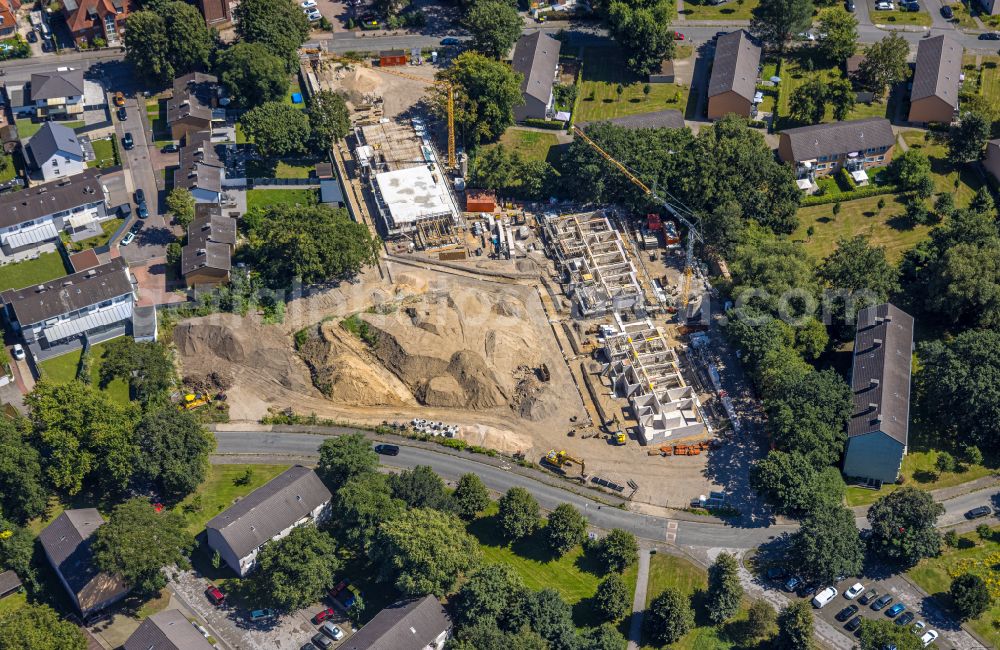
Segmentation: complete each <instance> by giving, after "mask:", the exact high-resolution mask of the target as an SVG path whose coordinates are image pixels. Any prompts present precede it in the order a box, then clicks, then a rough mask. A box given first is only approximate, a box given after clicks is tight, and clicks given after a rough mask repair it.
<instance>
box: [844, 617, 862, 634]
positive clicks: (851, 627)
mask: <svg viewBox="0 0 1000 650" xmlns="http://www.w3.org/2000/svg"><path fill="white" fill-rule="evenodd" d="M859 627H861V617H860V616H855V617H854V618H852V619H851V620H849V621H847V625H845V626H844V629H845V630H847V631H848V632H853V631H855V630H856V629H858V628H859Z"/></svg>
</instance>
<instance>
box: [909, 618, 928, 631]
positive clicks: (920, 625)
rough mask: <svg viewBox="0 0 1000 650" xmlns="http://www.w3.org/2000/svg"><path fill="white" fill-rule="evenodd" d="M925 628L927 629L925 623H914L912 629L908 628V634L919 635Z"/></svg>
mask: <svg viewBox="0 0 1000 650" xmlns="http://www.w3.org/2000/svg"><path fill="white" fill-rule="evenodd" d="M925 627H927V623H924V622H923V621H917V622H916V623H914V624H913V627H911V628H910V632H913V633H914V634H920V633H921V632H923V631H924V628H925Z"/></svg>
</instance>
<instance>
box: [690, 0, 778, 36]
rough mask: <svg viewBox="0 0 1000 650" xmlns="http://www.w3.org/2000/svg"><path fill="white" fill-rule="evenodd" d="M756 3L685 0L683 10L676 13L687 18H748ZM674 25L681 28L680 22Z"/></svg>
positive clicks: (749, 0)
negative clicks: (716, 3)
mask: <svg viewBox="0 0 1000 650" xmlns="http://www.w3.org/2000/svg"><path fill="white" fill-rule="evenodd" d="M758 4H760V3H759V2H758V0H734V1H733V2H727V3H725V4H720V5H710V4H693V3H690V2H685V3H684V10H683V11H680V12H678V13H679V14H680V15H681V16H683V17H684V18H685V19H687V20H750V19H751V18H753V10H754V9H756V8H757V5H758ZM675 27H676V28H677V29H678V30H682V29H683V25H681V24H678V25H675Z"/></svg>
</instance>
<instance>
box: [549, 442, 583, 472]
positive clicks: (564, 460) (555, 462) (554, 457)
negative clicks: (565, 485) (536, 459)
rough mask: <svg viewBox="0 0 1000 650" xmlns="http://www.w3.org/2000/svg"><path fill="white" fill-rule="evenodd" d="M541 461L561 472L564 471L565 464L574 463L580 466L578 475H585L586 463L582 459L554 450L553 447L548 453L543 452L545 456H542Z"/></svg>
mask: <svg viewBox="0 0 1000 650" xmlns="http://www.w3.org/2000/svg"><path fill="white" fill-rule="evenodd" d="M542 462H543V463H545V464H546V465H549V466H551V467H554V468H556V469H558V470H560V471H562V472H563V473H565V472H566V466H567V465H572V464H573V463H576V464H577V465H579V466H580V476H581V477H584V476H586V475H587V472H586V468H587V464H586V463H585V462H584V461H583V459H582V458H575V457H573V456H570V455H569V454H567V453H566V452H565V451H556V450H555V449H552V450H550V451H549V453H547V454H545V457H544V458H542Z"/></svg>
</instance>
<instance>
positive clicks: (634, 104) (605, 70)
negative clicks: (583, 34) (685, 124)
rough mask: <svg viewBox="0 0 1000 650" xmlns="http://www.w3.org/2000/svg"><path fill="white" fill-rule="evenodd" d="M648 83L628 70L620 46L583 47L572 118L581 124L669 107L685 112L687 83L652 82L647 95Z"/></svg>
mask: <svg viewBox="0 0 1000 650" xmlns="http://www.w3.org/2000/svg"><path fill="white" fill-rule="evenodd" d="M619 83H620V84H622V86H623V87H624V89H623V92H622V95H621V97H619V96H618V93H617V87H618V84H619ZM645 85H646V84H645V80H644V79H640V78H639V77H637V76H636V75H634V74H632V73H630V72H628V71H627V68H626V66H625V62H624V59H623V57H622V53H621V50H620V49H618V48H617V47H588V48H586V50H585V51H584V63H583V78H582V81H581V84H580V89H579V95H580V99H579V101H578V102H577V105H576V106H577V108H576V111H577V112H576V115H575V116H574V118H573V119H574V121H575V122H576V123H577V124H579V123H581V122H593V121H597V120H608V119H611V118H615V117H623V116H626V115H637V114H639V113H653V112H656V111H662V110H666V109H670V108H673V109H676V110H679V111H681V112H684V110H685V107H686V106H687V96H688V91H689V89H688V87H687V86H682V85H678V84H649V87H650V93H649V94H648V95H646V94H645V93H643V86H645Z"/></svg>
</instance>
